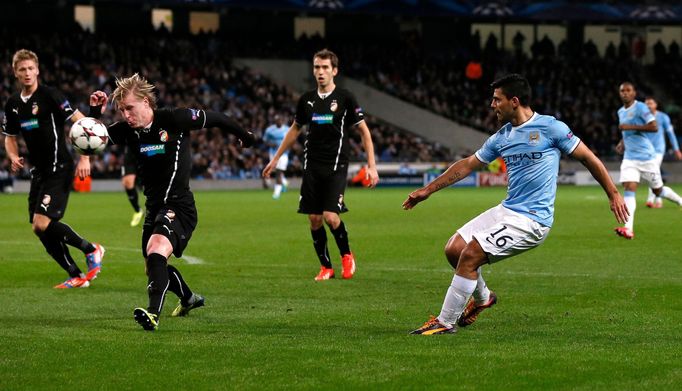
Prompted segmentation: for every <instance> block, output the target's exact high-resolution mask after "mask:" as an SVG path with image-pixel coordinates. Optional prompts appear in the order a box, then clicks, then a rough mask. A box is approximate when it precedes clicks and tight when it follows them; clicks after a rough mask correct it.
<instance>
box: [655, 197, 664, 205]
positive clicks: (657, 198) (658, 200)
mask: <svg viewBox="0 0 682 391" xmlns="http://www.w3.org/2000/svg"><path fill="white" fill-rule="evenodd" d="M662 203H663V198H661V197H656V201H654V204H658V205H660V204H662Z"/></svg>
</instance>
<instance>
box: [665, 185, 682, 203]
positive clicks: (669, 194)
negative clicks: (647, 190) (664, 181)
mask: <svg viewBox="0 0 682 391" xmlns="http://www.w3.org/2000/svg"><path fill="white" fill-rule="evenodd" d="M660 196H661V197H663V198H665V199H666V200H670V201H672V202H674V203H676V204H677V205H682V198H680V196H679V195H678V194H677V193H675V190H673V189H671V188H669V187H668V186H663V190H662V191H661V195H660Z"/></svg>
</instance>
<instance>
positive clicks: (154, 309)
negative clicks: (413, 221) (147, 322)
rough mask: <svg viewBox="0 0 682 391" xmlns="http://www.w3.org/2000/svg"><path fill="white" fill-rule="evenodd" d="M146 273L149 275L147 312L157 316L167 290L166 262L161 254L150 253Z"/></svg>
mask: <svg viewBox="0 0 682 391" xmlns="http://www.w3.org/2000/svg"><path fill="white" fill-rule="evenodd" d="M147 273H149V279H148V281H149V285H147V293H148V294H149V307H147V311H149V312H151V313H154V314H156V315H159V314H160V313H161V308H163V300H164V299H165V298H166V291H167V290H168V282H169V281H168V268H167V260H166V257H164V256H163V255H161V254H157V253H151V254H149V256H148V257H147Z"/></svg>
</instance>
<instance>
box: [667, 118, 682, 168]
mask: <svg viewBox="0 0 682 391" xmlns="http://www.w3.org/2000/svg"><path fill="white" fill-rule="evenodd" d="M663 130H664V131H665V134H666V136H667V137H668V141H670V146H672V148H673V151H674V153H675V159H677V160H682V152H680V145H679V143H678V142H677V136H676V135H675V130H674V129H673V125H672V124H671V123H670V119H668V120H667V121H666V122H665V125H664V126H663Z"/></svg>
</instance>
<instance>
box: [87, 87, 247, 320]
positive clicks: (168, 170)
mask: <svg viewBox="0 0 682 391" xmlns="http://www.w3.org/2000/svg"><path fill="white" fill-rule="evenodd" d="M111 99H112V100H113V102H114V103H115V104H116V107H117V108H118V110H120V112H121V114H122V116H123V118H124V120H125V122H117V123H114V124H112V125H111V126H109V136H110V137H111V140H112V141H113V142H114V143H116V144H123V145H127V146H128V147H129V148H130V149H131V150H133V151H135V152H136V154H137V162H138V169H139V174H140V176H141V177H142V185H143V187H144V195H145V196H146V199H147V200H146V203H145V207H146V209H147V212H148V213H147V215H146V217H145V221H144V226H143V230H142V256H143V257H144V258H145V265H146V271H147V276H148V285H147V293H148V296H149V305H148V306H147V308H146V309H145V308H136V309H135V310H134V311H133V315H134V318H135V321H137V322H138V323H139V324H140V325H141V326H142V327H143V328H144V329H145V330H156V329H157V327H158V324H159V315H160V314H161V309H162V307H163V303H164V299H165V296H166V291H167V290H170V291H171V292H173V293H175V294H176V295H177V296H178V297H179V298H180V302H179V303H178V306H177V307H176V308H175V310H174V311H173V313H172V315H171V316H185V315H187V314H188V313H189V312H190V311H191V310H192V309H195V308H198V307H201V306H203V305H204V298H203V297H202V296H201V295H198V294H195V293H193V292H192V290H191V289H190V288H189V286H188V285H187V283H186V282H185V280H184V279H183V277H182V275H181V274H180V272H179V271H178V269H177V268H175V267H173V266H171V265H169V264H168V258H169V257H170V255H171V254H174V255H175V256H176V257H178V258H179V257H181V256H182V252H183V251H184V249H185V247H187V244H188V242H189V240H190V238H191V237H192V232H193V231H194V228H195V227H196V225H197V210H196V206H195V204H194V195H193V194H192V192H191V191H190V189H189V177H190V170H191V163H192V157H191V151H190V136H189V131H190V130H194V129H202V128H205V127H218V128H220V129H222V130H225V131H227V132H230V133H232V134H234V135H236V136H237V137H238V138H239V139H240V141H241V143H242V145H243V146H247V147H248V146H251V145H252V144H253V142H254V137H253V134H252V133H251V132H247V131H245V130H244V129H242V127H241V126H239V125H238V124H237V123H236V122H235V121H233V120H232V119H230V118H229V117H227V116H225V115H224V114H221V113H217V112H213V111H204V110H197V109H185V108H175V109H157V107H156V94H155V93H154V85H152V84H150V83H149V82H148V81H147V80H145V79H144V78H142V77H140V76H139V75H138V74H134V75H133V76H131V77H128V78H124V79H117V80H116V89H115V90H114V92H113V93H112V96H111ZM107 100H108V97H107V95H106V94H105V93H104V92H102V91H96V92H94V93H93V94H92V96H91V97H90V105H91V107H90V112H91V113H92V114H93V115H98V113H100V110H101V107H102V106H105V105H106V103H107Z"/></svg>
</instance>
